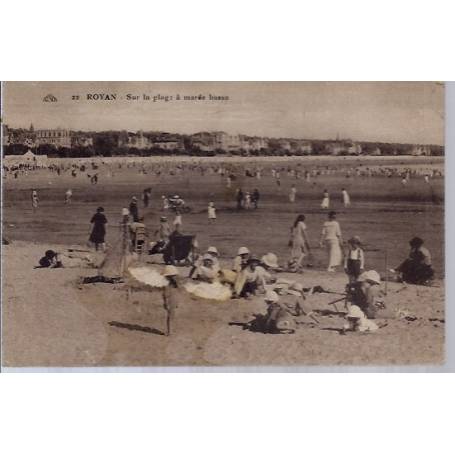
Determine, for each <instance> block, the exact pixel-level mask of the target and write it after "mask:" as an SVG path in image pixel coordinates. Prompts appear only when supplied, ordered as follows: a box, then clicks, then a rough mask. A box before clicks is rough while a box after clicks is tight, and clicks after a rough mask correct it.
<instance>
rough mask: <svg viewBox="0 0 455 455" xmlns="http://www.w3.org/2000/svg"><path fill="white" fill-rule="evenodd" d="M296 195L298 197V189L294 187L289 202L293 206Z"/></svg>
mask: <svg viewBox="0 0 455 455" xmlns="http://www.w3.org/2000/svg"><path fill="white" fill-rule="evenodd" d="M296 195H297V188H296V187H295V185H292V186H291V191H290V193H289V202H290V203H291V204H293V203H294V202H295V197H296Z"/></svg>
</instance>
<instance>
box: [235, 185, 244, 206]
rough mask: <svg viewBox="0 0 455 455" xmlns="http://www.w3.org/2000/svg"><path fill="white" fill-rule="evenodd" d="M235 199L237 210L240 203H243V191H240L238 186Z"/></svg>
mask: <svg viewBox="0 0 455 455" xmlns="http://www.w3.org/2000/svg"><path fill="white" fill-rule="evenodd" d="M236 199H237V210H241V209H242V204H243V191H242V188H239V189H238V190H237V195H236Z"/></svg>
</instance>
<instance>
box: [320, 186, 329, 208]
mask: <svg viewBox="0 0 455 455" xmlns="http://www.w3.org/2000/svg"><path fill="white" fill-rule="evenodd" d="M329 207H330V196H329V192H328V191H327V190H324V196H323V198H322V202H321V209H328V208H329Z"/></svg>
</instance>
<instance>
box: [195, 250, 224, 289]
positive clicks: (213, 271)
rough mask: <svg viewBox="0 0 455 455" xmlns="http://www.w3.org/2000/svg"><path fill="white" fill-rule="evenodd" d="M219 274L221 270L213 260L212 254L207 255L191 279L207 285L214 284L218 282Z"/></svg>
mask: <svg viewBox="0 0 455 455" xmlns="http://www.w3.org/2000/svg"><path fill="white" fill-rule="evenodd" d="M219 272H220V268H219V266H218V265H217V264H216V263H215V261H214V260H213V257H212V256H211V255H210V254H205V255H204V256H203V257H202V260H201V263H200V264H199V265H197V266H196V267H195V269H194V271H192V273H191V277H193V278H194V279H196V280H199V281H204V282H206V283H214V282H215V281H217V280H218V274H219Z"/></svg>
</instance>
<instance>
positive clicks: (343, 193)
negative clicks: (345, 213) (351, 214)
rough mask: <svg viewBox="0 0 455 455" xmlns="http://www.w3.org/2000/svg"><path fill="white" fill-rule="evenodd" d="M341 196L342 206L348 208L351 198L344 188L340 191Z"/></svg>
mask: <svg viewBox="0 0 455 455" xmlns="http://www.w3.org/2000/svg"><path fill="white" fill-rule="evenodd" d="M341 196H342V198H343V205H344V206H345V207H350V206H351V198H350V196H349V193H348V192H347V191H346V189H345V188H343V189H342V190H341Z"/></svg>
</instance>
